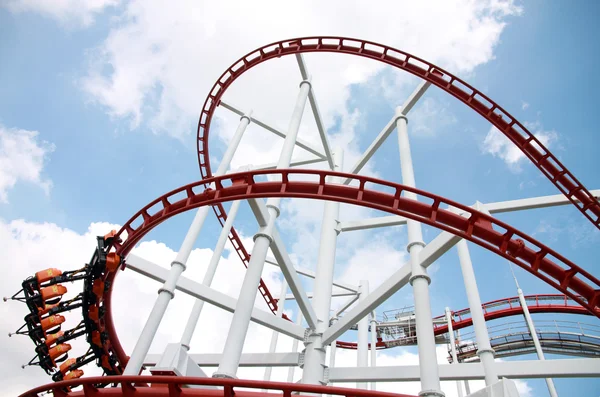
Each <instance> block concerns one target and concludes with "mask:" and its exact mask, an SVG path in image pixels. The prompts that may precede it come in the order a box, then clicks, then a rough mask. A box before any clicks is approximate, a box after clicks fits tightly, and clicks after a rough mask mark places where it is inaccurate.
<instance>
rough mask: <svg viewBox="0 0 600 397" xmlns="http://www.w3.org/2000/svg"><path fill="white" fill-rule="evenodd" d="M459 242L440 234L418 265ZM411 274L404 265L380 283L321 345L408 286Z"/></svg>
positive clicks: (427, 246)
mask: <svg viewBox="0 0 600 397" xmlns="http://www.w3.org/2000/svg"><path fill="white" fill-rule="evenodd" d="M459 240H460V237H457V236H455V235H454V234H452V233H448V232H442V233H440V234H439V235H438V236H437V237H436V238H434V239H433V240H432V241H431V242H430V243H429V244H427V245H426V246H425V248H424V249H423V251H421V252H420V254H419V263H420V265H421V266H423V267H425V268H427V267H429V266H430V265H431V264H432V263H433V262H435V261H436V260H437V259H438V258H439V257H440V256H442V255H443V254H444V253H445V252H447V251H448V250H449V249H450V248H452V247H453V246H454V245H455V244H456V243H457V242H458V241H459ZM411 274H412V273H411V264H410V263H405V264H404V265H403V266H402V267H401V268H400V269H399V270H397V271H396V272H395V273H394V274H392V275H391V276H390V277H388V278H387V279H386V280H385V281H384V282H383V283H381V285H380V286H379V287H377V288H376V289H375V291H373V292H371V293H370V294H369V296H368V297H367V299H366V300H365V301H363V302H359V303H358V304H357V305H356V306H355V307H354V308H353V309H352V310H350V311H349V312H347V313H346V314H345V315H344V317H342V318H341V319H340V321H338V322H336V323H335V324H333V325H332V326H331V327H329V329H328V330H327V331H325V333H324V334H323V343H324V344H329V343H331V342H332V341H333V340H334V339H337V338H338V337H340V336H341V335H342V334H343V333H344V332H345V331H346V330H348V329H349V328H350V327H351V326H353V325H354V324H356V323H357V322H358V320H360V319H361V318H362V317H364V316H365V315H366V314H367V313H369V312H370V311H372V310H374V309H375V308H376V307H378V306H379V305H380V304H382V303H383V302H385V300H386V299H388V298H389V297H390V296H392V295H393V294H394V293H395V292H396V291H398V290H399V289H400V288H402V287H403V286H405V285H406V284H408V282H409V279H410V277H411ZM432 332H433V331H432Z"/></svg>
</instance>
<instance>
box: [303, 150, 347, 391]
mask: <svg viewBox="0 0 600 397" xmlns="http://www.w3.org/2000/svg"><path fill="white" fill-rule="evenodd" d="M333 157H334V163H335V170H336V171H339V170H340V169H341V167H342V163H343V161H344V154H343V152H342V150H341V149H336V150H335V151H334V153H333ZM331 182H337V183H341V179H340V178H337V177H335V178H331ZM339 212H340V204H339V203H337V202H334V201H326V202H325V203H324V209H323V223H322V224H321V239H320V244H319V256H318V259H317V269H316V275H315V283H314V297H313V300H312V303H313V308H314V310H315V314H316V315H317V329H315V330H311V331H310V334H309V335H308V341H307V342H306V343H305V349H304V368H303V372H302V383H308V384H322V385H325V384H326V382H325V380H324V375H325V373H324V372H325V368H326V365H325V356H326V346H323V343H322V338H323V332H324V331H325V330H326V329H327V328H328V327H329V315H330V310H331V291H332V287H333V268H334V264H335V249H336V245H337V236H338V231H337V230H336V228H337V220H338V217H339ZM333 343H335V342H333Z"/></svg>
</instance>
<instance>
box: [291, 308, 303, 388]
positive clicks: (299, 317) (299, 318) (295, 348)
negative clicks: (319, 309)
mask: <svg viewBox="0 0 600 397" xmlns="http://www.w3.org/2000/svg"><path fill="white" fill-rule="evenodd" d="M296 324H298V325H302V311H300V310H298V314H297V317H296ZM297 351H298V339H294V340H293V341H292V353H296V352H297ZM295 370H296V367H290V368H289V369H288V378H287V381H288V383H292V382H293V381H294V371H295Z"/></svg>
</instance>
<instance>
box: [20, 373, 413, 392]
mask: <svg viewBox="0 0 600 397" xmlns="http://www.w3.org/2000/svg"><path fill="white" fill-rule="evenodd" d="M107 383H114V384H116V385H118V386H117V387H107V388H96V387H95V386H94V385H95V384H107ZM145 384H151V385H152V387H148V386H146V385H145ZM81 385H83V390H82V391H71V392H66V391H64V389H65V388H66V387H71V388H72V387H77V386H81ZM132 385H136V386H132ZM139 385H144V386H139ZM183 385H204V386H221V387H223V389H222V390H218V389H216V390H211V389H192V388H185V387H182V386H183ZM240 388H250V389H257V390H258V389H261V391H258V392H250V391H244V390H239V389H240ZM264 389H267V390H273V391H280V392H283V397H291V396H292V393H298V392H300V393H316V394H329V395H333V396H343V397H416V396H413V395H408V394H395V393H387V392H381V391H372V390H360V389H348V388H344V387H334V386H317V385H306V384H300V383H282V382H267V381H259V380H239V379H223V378H192V377H187V376H123V375H121V376H97V377H90V378H79V379H73V380H67V381H62V382H55V383H50V384H47V385H44V386H39V387H36V388H35V389H32V390H30V391H28V392H26V393H23V394H21V396H20V397H38V393H43V392H53V394H54V397H76V396H89V397H100V396H111V397H117V396H131V397H133V396H139V397H184V396H185V397H221V396H222V397H234V396H236V397H273V396H280V395H281V394H273V393H266V392H264V391H263V390H264Z"/></svg>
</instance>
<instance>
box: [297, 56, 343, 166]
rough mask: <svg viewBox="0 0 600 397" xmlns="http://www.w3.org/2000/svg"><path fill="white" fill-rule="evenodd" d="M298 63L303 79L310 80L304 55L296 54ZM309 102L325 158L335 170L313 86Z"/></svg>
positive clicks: (309, 93) (309, 94)
mask: <svg viewBox="0 0 600 397" xmlns="http://www.w3.org/2000/svg"><path fill="white" fill-rule="evenodd" d="M296 61H298V67H299V68H300V74H301V75H302V79H303V80H308V69H307V68H306V63H304V57H303V56H302V54H296ZM308 102H309V103H310V107H311V109H312V112H313V115H314V116H315V122H316V123H317V129H318V130H319V136H320V137H321V143H322V144H323V149H324V150H325V156H327V162H328V163H329V169H331V170H333V169H334V167H335V165H334V163H333V154H332V153H331V146H330V145H329V140H328V139H327V131H326V130H325V126H324V125H323V118H322V117H321V112H320V111H319V106H318V105H317V98H316V96H315V90H314V87H313V86H312V85H311V87H310V91H309V92H308Z"/></svg>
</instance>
